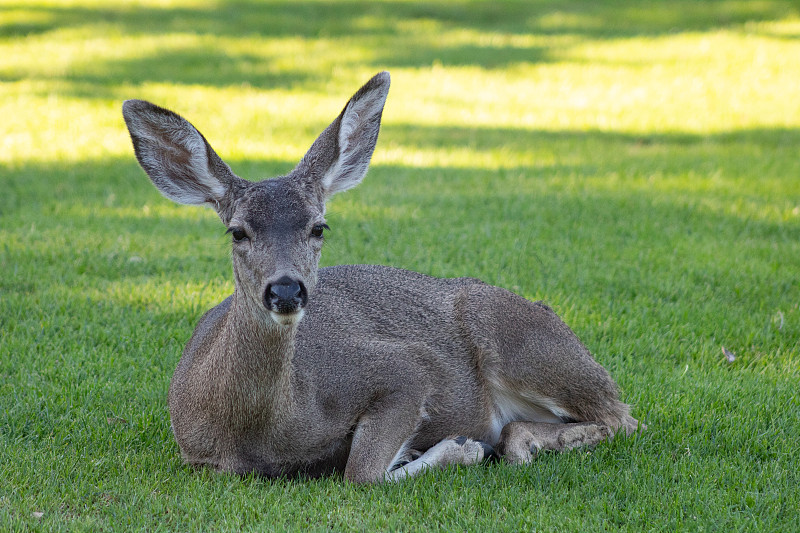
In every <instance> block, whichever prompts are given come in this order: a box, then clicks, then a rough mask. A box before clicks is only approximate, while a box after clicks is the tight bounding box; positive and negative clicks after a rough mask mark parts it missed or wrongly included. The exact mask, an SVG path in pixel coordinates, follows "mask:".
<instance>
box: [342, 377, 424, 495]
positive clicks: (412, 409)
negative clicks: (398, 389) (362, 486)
mask: <svg viewBox="0 0 800 533" xmlns="http://www.w3.org/2000/svg"><path fill="white" fill-rule="evenodd" d="M412 397H413V395H406V394H401V393H397V394H393V395H390V396H387V397H386V398H384V399H382V400H381V401H380V402H378V403H377V404H375V405H373V406H371V408H370V409H369V411H367V412H366V413H365V414H364V415H362V416H361V418H360V419H359V421H358V423H357V424H356V429H355V432H354V433H353V441H352V444H351V446H350V455H349V456H348V458H347V466H345V469H344V477H345V479H348V480H350V481H352V482H353V483H377V482H381V481H384V479H385V477H386V474H387V472H388V471H389V469H390V468H391V467H392V465H393V463H394V462H395V461H396V460H397V459H398V458H400V457H401V456H404V455H405V454H406V451H407V450H408V443H409V441H410V440H411V438H412V437H413V435H414V432H415V430H416V429H417V425H418V424H419V421H420V419H421V417H422V413H421V406H420V405H413V404H412V403H411V402H409V401H408V398H412Z"/></svg>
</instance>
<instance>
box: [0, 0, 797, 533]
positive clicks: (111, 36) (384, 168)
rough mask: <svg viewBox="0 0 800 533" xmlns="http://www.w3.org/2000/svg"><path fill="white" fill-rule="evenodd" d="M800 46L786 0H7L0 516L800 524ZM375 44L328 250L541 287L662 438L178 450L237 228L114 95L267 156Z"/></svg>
mask: <svg viewBox="0 0 800 533" xmlns="http://www.w3.org/2000/svg"><path fill="white" fill-rule="evenodd" d="M798 64H800V12H798V9H797V6H796V5H795V4H794V3H792V2H788V1H758V2H751V1H718V2H694V1H689V0H687V1H674V2H626V1H621V0H620V1H614V2H590V1H585V2H584V1H569V2H561V1H559V2H547V1H542V2H527V1H520V2H516V1H507V2H479V1H455V2H439V3H428V2H424V3H423V2H416V1H411V0H408V1H406V0H403V1H396V0H385V1H376V2H348V1H342V2H328V1H323V0H319V1H317V0H310V1H300V2H286V3H283V2H256V1H248V0H238V1H231V2H226V1H213V2H212V1H200V0H198V1H191V0H147V1H139V0H124V1H118V2H106V1H103V0H59V1H55V0H53V1H44V0H31V1H24V2H23V1H19V0H16V1H13V0H0V117H2V120H0V187H2V193H0V417H1V418H0V459H2V460H0V524H7V523H8V524H11V526H10V528H11V529H12V530H13V529H15V528H16V529H25V528H28V529H36V528H39V527H41V528H43V529H48V530H56V529H78V530H98V529H106V530H123V529H159V528H161V529H179V530H188V529H194V530H209V529H232V530H248V529H249V530H263V529H268V528H275V529H287V528H296V527H308V528H311V529H333V530H348V529H349V530H367V529H369V530H376V529H402V530H421V529H426V530H436V529H437V528H438V529H442V530H484V529H498V528H499V529H505V530H533V529H536V530H582V531H583V530H610V529H627V530H636V531H638V530H646V529H656V530H670V531H672V530H685V529H689V530H701V529H707V530H732V531H739V530H759V531H785V530H789V529H792V527H794V526H793V524H794V522H793V520H794V515H793V514H792V513H793V511H794V510H795V509H796V508H797V507H798V492H797V489H796V486H797V479H796V477H797V476H796V474H795V471H796V465H797V463H798V461H800V457H798V452H797V447H796V446H795V443H794V441H795V440H796V435H797V434H798V432H800V419H799V418H798V417H799V416H800V415H799V414H798V413H800V395H798V394H797V383H798V379H800V301H799V300H798V294H800V286H798V276H797V272H799V271H800V171H798V168H799V167H798V150H797V146H798V145H799V144H800V133H799V132H800V99H798V98H796V97H795V96H796V95H797V94H800V77H799V76H798V74H797V72H798V68H797V65H798ZM384 69H386V70H389V71H391V74H392V89H391V92H390V96H389V100H388V103H387V107H386V110H385V112H384V118H383V128H382V132H381V137H380V140H379V144H378V149H377V151H376V153H375V157H374V160H373V168H372V170H371V171H370V173H369V175H368V177H367V178H366V180H365V182H364V183H363V184H362V185H361V186H360V187H359V188H357V189H355V190H353V191H351V192H348V193H347V194H343V195H341V196H339V197H337V198H335V199H334V200H333V201H332V202H331V204H330V206H329V211H328V215H327V216H328V221H329V224H330V225H331V228H332V229H331V231H330V232H329V234H330V238H329V239H328V240H327V242H326V246H325V250H324V254H323V263H324V264H326V265H330V264H339V263H353V262H365V263H382V264H391V265H394V266H399V267H405V268H411V269H415V270H420V271H423V272H426V273H430V274H434V275H440V276H461V275H469V276H476V277H480V278H483V279H485V280H487V281H489V282H491V283H495V284H499V285H502V286H505V287H508V288H510V289H513V290H515V291H517V292H519V293H520V294H523V295H525V296H526V297H529V298H543V299H545V300H547V301H548V302H549V303H550V304H551V305H553V307H554V308H556V309H557V310H558V312H559V313H560V314H561V315H562V316H563V317H564V318H565V320H566V321H567V322H568V323H569V324H570V325H571V326H572V327H573V328H574V329H575V330H576V331H577V332H578V333H579V334H580V336H581V337H582V338H583V339H584V340H585V342H586V343H587V345H588V346H589V347H590V349H591V350H592V351H593V352H594V353H595V354H597V358H598V360H599V361H600V362H601V363H603V364H604V365H605V366H606V367H607V368H609V369H610V371H611V372H612V374H613V375H614V377H615V378H616V379H617V381H618V382H619V384H620V386H621V388H622V391H623V398H624V399H625V400H626V401H629V402H631V403H632V404H634V413H635V414H636V415H637V416H638V417H640V418H641V419H643V420H644V421H646V422H647V423H648V424H649V426H650V428H649V430H648V431H647V432H646V433H645V434H643V435H641V436H639V437H637V438H636V439H633V440H626V439H617V440H615V441H614V442H612V443H607V444H603V445H601V446H598V447H597V448H596V449H595V450H593V451H592V452H590V453H586V452H576V453H569V454H548V455H545V456H543V457H540V458H539V459H538V460H537V461H536V463H535V464H534V465H532V466H531V467H530V468H525V469H511V468H507V467H505V466H504V465H490V466H485V467H483V466H482V467H478V468H469V469H452V470H448V471H445V472H439V473H435V474H431V475H427V476H423V477H421V478H420V479H417V480H413V481H410V482H409V483H406V484H403V485H399V486H394V487H385V486H384V487H372V488H364V489H360V488H353V487H350V486H347V485H344V484H343V483H342V482H341V479H340V478H336V477H334V478H331V479H324V480H319V481H313V482H312V481H305V480H303V481H297V482H268V481H263V480H257V479H247V480H241V479H238V478H227V477H220V476H215V475H212V474H211V473H209V472H196V471H192V470H189V469H187V468H185V467H183V466H182V465H181V463H180V458H179V455H178V450H177V446H176V445H175V443H174V441H173V439H172V436H171V434H170V430H169V419H168V414H167V412H166V407H165V396H166V390H167V386H168V382H169V378H170V376H171V373H172V371H173V369H174V367H175V364H176V362H177V358H178V356H179V353H180V350H181V347H182V345H183V344H184V342H185V341H186V339H187V338H188V337H189V335H190V334H191V331H192V328H193V326H194V324H196V322H197V320H198V319H199V317H200V315H201V314H202V313H203V312H204V311H205V310H207V309H208V308H209V307H211V306H212V305H214V304H216V303H217V302H219V301H220V300H221V299H222V298H224V297H225V296H226V295H227V294H229V293H230V292H231V290H232V289H233V282H232V276H231V272H230V270H231V266H230V260H229V253H230V252H229V242H228V239H227V238H226V236H225V235H224V233H223V232H224V228H223V227H222V225H221V223H220V222H219V220H218V219H217V218H216V216H215V215H214V213H213V212H212V211H210V210H203V209H197V208H189V207H184V206H177V205H174V204H172V203H171V202H169V201H167V200H165V199H163V198H162V197H160V196H159V195H158V193H157V192H156V191H155V189H154V188H153V187H152V186H151V185H150V184H149V182H148V180H147V178H146V177H145V176H144V174H143V173H142V172H141V170H140V169H139V168H138V166H137V165H136V163H135V160H134V157H133V154H132V150H131V145H130V140H129V138H128V136H127V133H126V130H125V127H124V124H123V121H122V117H121V113H120V107H121V102H122V100H124V99H126V98H144V99H148V100H151V101H153V102H155V103H158V104H160V105H163V106H166V107H169V108H171V109H174V110H176V111H178V112H179V113H181V114H183V115H184V116H186V117H187V118H189V119H190V120H191V121H192V122H193V123H194V124H195V125H196V126H197V127H198V128H199V129H200V130H201V131H202V132H203V133H204V134H205V135H206V137H207V138H208V139H209V141H210V142H211V144H212V145H213V146H214V147H215V149H216V150H217V151H218V153H219V154H220V155H221V156H222V157H223V158H224V159H226V161H228V162H229V163H230V164H231V166H232V168H233V169H234V170H235V171H236V172H238V173H239V174H241V175H242V176H243V177H246V178H250V179H259V178H263V177H267V176H271V175H276V174H280V173H285V172H288V171H289V170H290V169H291V168H292V167H293V165H294V164H295V162H296V161H297V160H298V159H299V158H300V157H301V156H302V155H303V153H304V152H305V150H306V149H307V147H308V146H309V145H310V143H311V142H312V141H313V139H314V138H315V136H316V135H317V134H318V133H319V132H320V131H321V130H322V129H323V128H324V127H325V126H326V125H327V124H328V123H330V121H331V120H332V119H333V118H334V116H335V115H336V114H337V113H338V112H339V111H340V110H341V108H342V106H343V105H344V103H345V102H346V100H347V98H348V97H349V96H350V95H351V94H352V93H353V91H354V90H356V89H357V88H358V87H359V86H360V85H361V84H362V83H363V82H364V81H366V80H367V79H368V78H369V77H370V76H372V75H373V74H374V73H375V72H377V71H380V70H384ZM722 346H725V347H726V349H728V350H730V351H733V352H734V353H735V354H736V360H735V362H734V363H728V362H727V361H726V360H725V357H724V356H723V354H722V351H721V347H722ZM34 513H42V515H41V517H40V516H39V515H38V514H34Z"/></svg>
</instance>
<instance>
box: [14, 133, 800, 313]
mask: <svg viewBox="0 0 800 533" xmlns="http://www.w3.org/2000/svg"><path fill="white" fill-rule="evenodd" d="M211 142H212V144H213V139H211ZM382 142H393V143H398V144H400V145H402V146H411V147H418V148H431V147H442V148H445V147H446V146H448V145H451V144H452V145H459V144H465V145H466V146H467V147H468V149H470V150H475V151H483V150H487V151H491V150H501V149H512V150H516V149H519V150H525V149H526V147H528V146H545V147H547V150H548V151H549V152H550V153H551V154H552V156H553V157H552V159H554V160H555V162H550V163H545V164H541V165H537V164H533V165H530V166H510V167H504V168H478V167H473V168H447V167H408V166H393V165H376V166H374V167H373V169H372V171H371V172H370V174H369V176H368V177H367V179H366V180H365V182H364V183H363V184H362V185H361V186H360V187H359V188H357V189H355V190H354V191H352V192H349V193H348V194H347V195H342V196H341V197H337V199H336V200H335V201H334V202H332V204H331V206H330V209H329V218H330V223H331V225H332V227H333V231H332V232H331V240H330V243H329V244H328V245H327V248H326V251H325V253H324V261H325V262H326V263H327V264H333V263H362V262H365V263H383V264H394V265H395V266H402V267H406V268H412V269H417V270H422V271H426V272H429V273H433V274H436V275H448V276H451V275H476V276H478V277H483V278H485V279H487V280H488V281H491V282H493V283H498V284H502V285H505V286H508V287H513V286H514V285H521V286H522V290H523V292H526V293H529V294H530V293H534V292H536V291H538V290H539V289H538V288H537V287H542V288H543V290H545V291H548V290H553V291H555V292H557V293H565V292H570V291H572V290H577V291H579V292H580V291H585V292H587V293H589V294H591V293H595V296H596V295H597V293H598V291H599V294H605V295H606V296H604V298H605V297H613V298H617V299H619V300H621V301H629V302H632V301H634V300H635V299H636V298H637V297H640V296H642V295H647V294H651V295H655V296H656V299H657V300H658V299H660V300H661V301H663V302H669V301H672V302H675V301H677V300H678V299H680V298H682V297H685V296H686V295H687V294H688V293H691V292H692V291H696V292H698V293H704V294H707V295H709V296H713V297H715V298H717V297H718V298H721V301H722V302H724V303H725V305H729V304H730V305H741V306H745V307H746V306H748V305H750V303H748V302H747V301H746V298H752V301H753V304H754V305H762V304H758V303H757V302H759V301H763V299H764V298H765V296H766V295H767V294H769V295H772V296H770V297H771V298H772V297H774V298H775V299H776V300H781V299H783V298H784V295H785V294H790V293H791V292H793V291H795V292H796V290H797V286H796V283H797V282H796V281H792V280H793V279H794V278H793V277H792V276H790V275H789V274H788V271H790V270H792V269H797V270H800V259H798V258H800V254H790V253H787V250H790V249H791V248H793V247H794V248H795V249H796V248H797V246H798V243H800V218H797V217H795V218H790V219H789V220H788V221H780V219H778V218H777V217H775V216H774V213H773V212H772V211H770V210H774V209H776V208H782V207H785V205H794V206H800V190H798V185H797V183H796V179H795V178H796V176H794V175H792V174H791V172H792V171H793V169H792V162H793V161H794V159H793V158H792V157H790V156H789V155H787V154H786V153H783V154H781V153H780V152H781V151H784V150H794V147H796V146H797V145H798V144H800V130H746V131H741V132H735V133H724V134H718V135H704V136H694V135H688V134H680V135H667V134H660V135H648V136H647V137H642V136H638V135H626V134H620V133H602V132H597V131H594V132H586V133H576V132H541V131H525V130H523V131H519V130H509V129H502V128H488V129H486V128H480V129H476V130H474V131H468V130H464V129H463V128H446V127H445V128H433V127H427V128H421V127H412V126H405V125H391V124H389V125H386V126H385V128H384V131H383V133H382ZM445 143H446V144H445ZM378 150H380V146H379V148H378ZM597 154H603V155H602V157H597ZM608 154H615V155H613V156H609V155H608ZM221 155H222V156H223V158H224V157H225V154H221ZM228 162H229V163H230V164H231V166H232V168H233V169H234V171H237V168H242V167H247V168H249V169H250V170H251V171H255V174H256V175H259V176H261V175H274V174H275V173H276V172H277V169H286V168H290V167H291V162H288V163H287V162H283V161H280V162H276V161H235V160H231V161H228ZM784 167H785V168H784ZM610 175H615V176H618V177H617V178H615V179H617V180H619V181H618V182H617V183H615V184H613V185H610V184H609V176H610ZM687 175H688V176H689V177H687ZM754 175H755V176H760V177H759V178H758V181H753V176H754ZM52 176H59V180H57V183H54V181H53V180H52V179H51V177H52ZM243 177H245V178H249V177H252V176H248V175H244V176H243ZM665 181H666V182H674V183H672V184H669V185H663V183H662V182H665ZM0 186H2V188H3V190H4V191H5V194H4V195H3V196H2V197H0V217H2V218H3V219H4V220H5V221H7V222H9V226H8V227H9V228H15V229H10V231H9V233H8V234H7V235H8V236H9V240H8V241H7V242H6V244H5V250H4V251H3V250H0V254H2V264H3V267H4V268H8V266H9V265H28V268H30V266H31V265H36V270H37V271H38V272H39V273H41V274H42V276H41V280H40V281H39V282H35V283H34V282H31V280H30V279H28V278H25V279H23V278H22V277H9V278H7V279H6V280H4V282H3V284H2V290H3V291H11V292H20V293H27V294H30V293H32V292H35V291H36V290H39V289H42V288H43V287H45V285H46V284H47V283H52V280H54V279H70V278H75V277H79V278H81V279H83V280H84V281H83V282H82V283H86V284H88V285H89V286H91V285H92V284H93V283H96V282H100V281H102V282H110V281H116V280H122V279H142V280H144V279H147V278H149V277H152V276H160V277H163V278H164V279H171V280H172V281H173V282H174V283H176V284H179V285H180V284H186V283H199V282H202V280H203V279H207V278H209V277H211V278H213V277H216V276H225V277H226V279H227V278H228V277H229V276H230V266H229V263H228V258H227V255H228V251H227V250H228V248H227V246H228V245H227V240H226V239H225V237H224V236H223V228H222V226H221V224H220V223H219V221H218V220H217V219H216V218H215V217H214V216H213V214H211V213H210V212H208V213H207V214H201V212H200V210H197V209H196V208H191V207H183V208H175V209H176V211H169V214H168V215H165V214H164V212H163V211H161V210H158V209H156V208H157V206H159V205H167V204H169V202H168V201H166V200H163V199H161V198H160V196H159V195H158V193H157V192H156V190H155V189H154V188H153V187H152V185H150V184H149V182H148V180H147V178H146V177H145V176H144V175H143V173H142V172H141V170H139V168H138V167H137V166H136V163H135V161H134V159H133V156H132V155H131V157H130V158H125V159H121V160H116V159H111V160H102V161H95V162H82V163H80V164H76V165H74V166H71V167H67V168H65V166H64V165H63V164H61V163H59V164H52V165H50V164H47V165H42V164H29V165H25V166H22V167H18V168H15V169H13V170H6V171H4V172H3V173H2V175H0ZM743 200H744V201H746V202H750V204H752V206H753V207H752V209H751V211H750V212H748V211H747V210H744V211H742V212H739V213H737V212H735V211H731V210H729V209H728V206H730V205H731V204H734V203H736V202H739V201H743ZM787 202H788V204H787ZM145 205H149V206H153V211H152V212H148V210H145V209H144V208H143V206H145ZM376 206H386V207H387V208H391V213H390V214H389V215H387V211H386V210H382V209H379V208H377V207H376ZM762 211H763V212H767V214H763V213H762ZM11 222H13V225H12V224H11ZM415 228H416V229H415ZM31 235H33V237H31ZM37 235H38V236H37ZM30 242H40V243H44V244H45V245H44V246H29V245H27V244H26V243H30ZM175 243H183V244H181V245H177V246H176V245H175ZM187 243H188V244H187ZM56 244H57V245H56ZM779 249H780V250H783V251H782V252H779V251H778V250H779ZM143 254H146V255H147V257H146V258H145V260H139V259H136V257H138V256H141V255H143ZM531 257H533V258H535V260H534V261H531ZM70 270H71V271H72V272H71V273H69V271H70ZM65 271H66V272H67V274H65ZM45 273H48V274H47V275H45ZM32 283H33V284H32ZM722 284H726V285H730V287H728V288H726V287H722ZM715 291H727V292H729V293H727V292H726V294H725V295H722V294H716V296H714V294H715Z"/></svg>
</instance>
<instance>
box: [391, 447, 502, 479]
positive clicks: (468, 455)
mask: <svg viewBox="0 0 800 533" xmlns="http://www.w3.org/2000/svg"><path fill="white" fill-rule="evenodd" d="M493 455H494V450H493V449H492V447H491V446H489V445H488V444H486V443H485V442H481V441H477V440H473V439H470V438H467V437H457V438H452V439H443V440H441V441H439V443H438V444H436V445H434V446H433V447H431V448H429V449H428V450H427V451H426V452H425V453H423V454H422V455H421V456H420V457H419V458H418V459H415V460H413V461H411V462H410V463H407V464H404V465H402V466H399V467H397V468H395V469H394V470H392V471H391V472H388V473H387V475H386V479H387V480H388V481H399V480H401V479H405V478H407V477H412V476H415V475H417V474H419V473H420V472H422V471H423V470H425V469H427V468H437V467H443V466H447V465H453V464H458V465H471V464H475V463H479V462H481V461H483V460H484V459H486V458H488V457H491V456H493Z"/></svg>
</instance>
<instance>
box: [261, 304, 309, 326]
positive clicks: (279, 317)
mask: <svg viewBox="0 0 800 533" xmlns="http://www.w3.org/2000/svg"><path fill="white" fill-rule="evenodd" d="M303 315H305V309H303V308H302V307H300V308H298V309H297V311H293V312H291V313H278V312H276V311H272V310H270V312H269V317H270V318H271V319H272V321H273V322H275V323H276V324H277V325H279V326H283V327H291V326H294V325H295V324H298V323H299V322H300V321H301V320H302V319H303Z"/></svg>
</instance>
